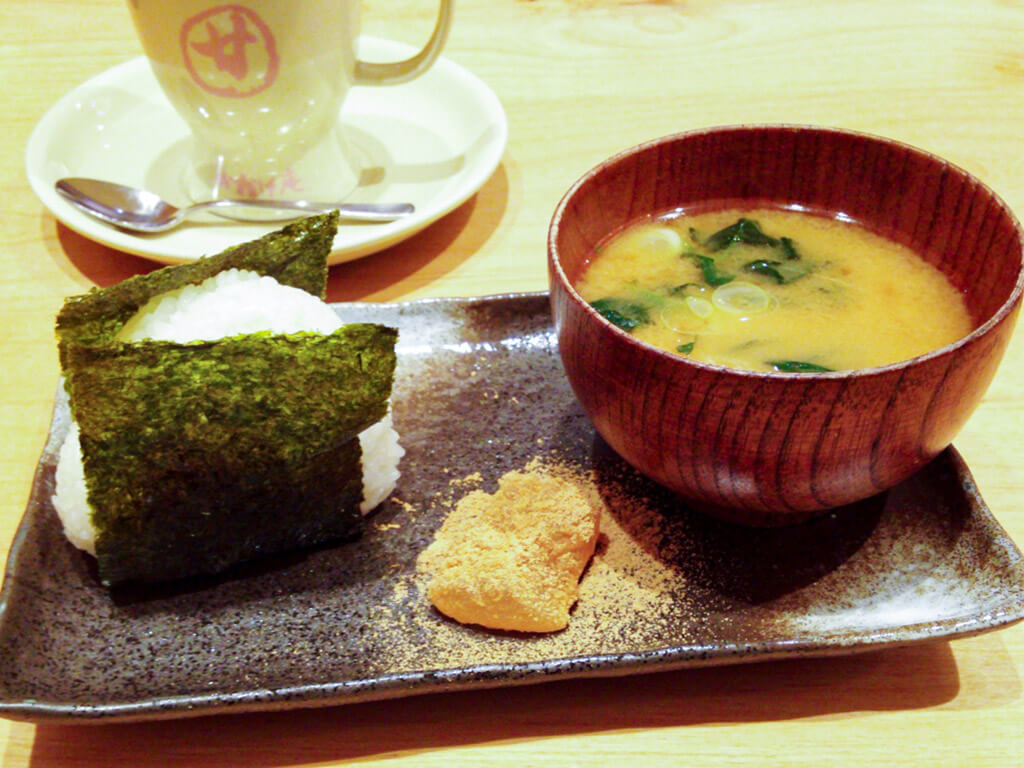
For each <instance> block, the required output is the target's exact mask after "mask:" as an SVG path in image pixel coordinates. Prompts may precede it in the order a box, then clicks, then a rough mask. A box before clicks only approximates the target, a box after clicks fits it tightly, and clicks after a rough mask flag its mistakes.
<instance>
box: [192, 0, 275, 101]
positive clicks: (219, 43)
mask: <svg viewBox="0 0 1024 768" xmlns="http://www.w3.org/2000/svg"><path fill="white" fill-rule="evenodd" d="M181 53H182V56H183V57H184V59H185V67H186V68H187V69H188V72H189V74H190V75H191V76H192V79H193V80H194V81H195V82H196V84H197V85H199V87H200V88H202V89H203V90H204V91H207V92H208V93H212V94H214V95H216V96H225V97H228V98H244V97H246V96H252V95H254V94H257V93H259V92H260V91H263V90H266V89H267V88H269V87H270V86H271V85H272V84H273V82H274V80H276V79H277V71H278V67H279V65H280V61H279V59H278V54H277V45H276V44H275V42H274V35H273V33H272V32H271V31H270V27H269V26H267V24H266V22H264V21H263V19H261V18H260V17H259V15H258V14H257V13H256V12H255V11H253V10H252V9H251V8H246V7H245V6H244V5H219V6H216V7H214V8H209V9H207V10H205V11H203V12H202V13H197V14H196V15H195V16H193V17H192V18H190V19H187V20H186V21H185V23H184V24H182V25H181Z"/></svg>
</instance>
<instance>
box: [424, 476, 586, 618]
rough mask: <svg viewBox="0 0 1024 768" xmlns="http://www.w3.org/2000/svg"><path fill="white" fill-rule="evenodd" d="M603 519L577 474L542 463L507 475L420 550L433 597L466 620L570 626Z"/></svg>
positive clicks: (478, 493)
mask: <svg viewBox="0 0 1024 768" xmlns="http://www.w3.org/2000/svg"><path fill="white" fill-rule="evenodd" d="M599 520H600V509H599V507H598V505H597V504H595V503H594V501H593V499H592V498H591V496H590V495H588V494H587V493H585V491H584V489H582V488H581V487H580V485H579V483H578V482H577V481H575V480H574V479H573V478H572V477H569V476H568V475H565V474H564V473H557V472H552V471H550V470H549V469H546V468H544V467H543V466H540V465H537V464H532V465H531V466H529V467H527V468H525V469H523V470H521V471H513V472H509V473H507V474H505V475H504V476H502V477H501V478H500V479H499V481H498V488H497V490H496V491H495V492H494V493H486V492H485V491H482V490H474V491H472V492H470V493H469V494H467V495H466V496H464V497H462V499H460V500H459V502H458V503H457V504H456V506H455V508H454V509H453V510H452V511H451V512H450V513H449V514H448V516H447V517H446V518H445V521H444V523H443V524H442V526H441V528H440V530H439V531H438V532H437V534H436V536H435V539H434V541H433V543H432V544H431V545H430V546H429V547H428V548H427V549H426V550H424V552H423V553H422V554H421V555H420V557H419V560H418V562H417V565H418V569H419V570H420V571H422V572H424V573H426V574H429V582H428V585H427V597H428V598H429V599H430V602H431V603H433V604H434V607H436V608H437V609H438V610H439V611H440V612H441V613H443V614H445V615H446V616H448V617H450V618H452V619H455V620H456V621H458V622H461V623H464V624H476V625H480V626H483V627H488V628H490V629H498V630H510V631H519V632H554V631H557V630H561V629H564V628H565V627H566V626H567V625H568V623H569V611H570V609H571V608H572V606H573V604H574V603H575V602H576V599H577V597H578V594H579V580H580V576H581V575H582V574H583V571H584V569H585V568H586V566H587V563H588V561H589V560H590V558H591V556H592V555H593V554H594V549H595V547H596V545H597V541H598V535H599Z"/></svg>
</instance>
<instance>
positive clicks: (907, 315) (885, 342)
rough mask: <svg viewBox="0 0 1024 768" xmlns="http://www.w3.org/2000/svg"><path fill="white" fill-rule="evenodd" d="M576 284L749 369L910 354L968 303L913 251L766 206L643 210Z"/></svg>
mask: <svg viewBox="0 0 1024 768" xmlns="http://www.w3.org/2000/svg"><path fill="white" fill-rule="evenodd" d="M576 288H577V290H578V291H579V293H580V295H581V296H582V297H583V299H584V300H586V301H588V302H589V303H590V304H591V305H592V306H593V307H594V308H595V309H597V310H598V311H599V312H600V313H601V314H602V315H603V316H604V317H605V318H606V319H608V320H609V321H611V322H613V323H615V324H616V325H618V326H619V327H620V328H622V329H624V330H626V331H628V332H630V333H631V334H633V335H634V336H635V337H636V338H638V339H640V340H642V341H644V342H647V343H649V344H652V345H654V346H657V347H659V348H661V349H664V350H667V351H670V352H674V353H677V354H680V355H686V356H689V357H691V358H693V359H695V360H700V361H703V362H707V363H713V364H717V365H723V366H728V367H731V368H743V369H748V370H755V371H782V372H794V373H801V372H814V371H833V370H843V369H852V368H865V367H872V366H878V365H886V364H888V363H893V362H897V361H900V360H906V359H908V358H911V357H915V356H917V355H920V354H923V353H925V352H929V351H931V350H934V349H937V348H939V347H941V346H944V345H945V344H948V343H950V342H952V341H955V340H956V339H958V338H960V337H962V336H964V335H966V334H967V333H969V332H970V331H971V330H972V327H973V326H972V322H971V318H970V315H969V314H968V311H967V307H966V304H965V303H964V300H963V298H962V297H961V295H960V294H959V293H958V292H957V291H956V290H955V289H954V287H953V286H952V285H951V284H950V283H949V281H948V280H947V279H946V278H945V276H944V275H943V274H942V273H941V272H940V271H939V270H938V269H936V268H935V267H933V266H932V265H931V264H928V263H927V262H926V261H924V259H922V258H920V257H919V256H917V255H916V254H915V253H914V252H913V251H911V250H909V249H908V248H905V247H903V246H901V245H899V244H897V243H895V242H892V241H890V240H887V239H885V238H883V237H880V236H878V235H876V234H874V233H872V232H870V231H868V230H867V229H865V228H863V227H860V226H858V225H855V224H852V223H849V222H847V221H842V220H839V219H835V218H828V217H824V216H818V215H813V214H809V213H803V212H796V211H789V210H783V209H773V208H759V209H756V210H743V211H740V210H735V209H734V210H719V211H714V212H707V213H699V214H696V215H689V214H687V215H672V216H666V217H661V218H656V219H650V220H644V221H642V222H638V223H636V224H634V225H631V226H629V227H627V228H626V229H625V230H623V231H622V232H620V233H619V234H617V235H615V236H613V237H612V238H610V239H609V240H608V241H606V242H605V243H603V244H602V245H601V246H600V247H599V248H598V249H597V250H596V252H595V254H594V255H593V257H592V259H591V260H590V263H589V264H588V265H587V267H586V269H585V271H584V273H583V276H582V278H581V279H580V280H579V282H578V284H577V286H576Z"/></svg>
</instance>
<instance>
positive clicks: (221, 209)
mask: <svg viewBox="0 0 1024 768" xmlns="http://www.w3.org/2000/svg"><path fill="white" fill-rule="evenodd" d="M54 186H55V189H56V191H57V194H59V195H60V196H61V197H63V198H64V199H65V200H67V201H68V202H69V203H70V204H71V205H73V206H75V208H77V209H78V210H80V211H83V212H84V213H87V214H89V215H90V216H92V217H94V218H96V219H99V220H100V221H104V222H106V223H108V224H112V225H113V226H115V227H118V228H119V229H124V230H127V231H129V232H145V233H153V232H166V231H167V230H169V229H173V228H174V227H177V226H179V225H180V224H181V223H182V222H184V221H185V220H186V219H187V218H189V217H190V216H193V215H195V214H197V213H200V212H203V211H213V212H216V213H219V214H222V215H231V216H235V215H238V214H240V213H242V212H246V215H245V217H244V218H246V219H247V220H252V218H253V216H254V214H257V215H262V216H263V217H264V218H267V219H275V220H278V219H280V214H281V213H282V212H292V213H294V215H295V217H298V216H302V215H305V214H313V213H324V212H326V211H338V213H339V214H340V216H341V218H342V220H344V221H353V222H367V223H373V222H388V221H394V220H396V219H400V218H403V217H405V216H409V215H411V214H412V213H414V212H415V210H416V209H415V207H414V206H413V205H412V204H411V203H321V202H313V201H308V200H209V201H206V202H203V203H196V204H195V205H189V206H185V207H181V208H179V207H177V206H174V205H171V204H170V203H168V202H167V201H166V200H163V199H162V198H161V197H160V196H159V195H156V194H154V193H153V192H150V191H148V190H145V189H138V188H136V187H128V186H125V185H123V184H117V183H115V182H112V181H103V180H101V179H87V178H80V177H76V178H64V179H60V180H59V181H57V183H56V184H55V185H54Z"/></svg>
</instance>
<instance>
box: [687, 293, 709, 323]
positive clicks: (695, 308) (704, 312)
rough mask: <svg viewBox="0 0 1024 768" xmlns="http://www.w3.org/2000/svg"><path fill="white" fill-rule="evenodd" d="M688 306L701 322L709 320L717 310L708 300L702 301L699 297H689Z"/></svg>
mask: <svg viewBox="0 0 1024 768" xmlns="http://www.w3.org/2000/svg"><path fill="white" fill-rule="evenodd" d="M686 306H687V307H689V308H690V311H691V312H693V314H695V315H696V316H697V317H699V318H700V319H701V320H707V319H708V318H709V317H711V313H712V312H714V311H715V308H714V307H713V306H712V305H711V302H710V301H708V300H707V299H702V298H700V297H699V296H687V297H686Z"/></svg>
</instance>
